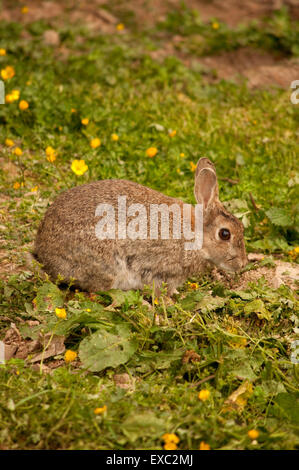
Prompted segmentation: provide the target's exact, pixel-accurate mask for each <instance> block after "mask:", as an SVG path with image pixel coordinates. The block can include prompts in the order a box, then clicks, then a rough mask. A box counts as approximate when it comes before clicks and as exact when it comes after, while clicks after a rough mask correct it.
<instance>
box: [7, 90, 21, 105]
mask: <svg viewBox="0 0 299 470" xmlns="http://www.w3.org/2000/svg"><path fill="white" fill-rule="evenodd" d="M19 98H20V91H19V90H12V92H11V93H9V94H8V95H6V96H5V102H6V103H12V102H13V101H17V100H18V99H19Z"/></svg>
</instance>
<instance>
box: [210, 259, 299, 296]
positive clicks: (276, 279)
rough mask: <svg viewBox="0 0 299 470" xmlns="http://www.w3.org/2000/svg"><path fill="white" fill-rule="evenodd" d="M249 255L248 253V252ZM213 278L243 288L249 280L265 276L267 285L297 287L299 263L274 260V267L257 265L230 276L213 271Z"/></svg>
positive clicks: (237, 288)
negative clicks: (249, 269)
mask: <svg viewBox="0 0 299 470" xmlns="http://www.w3.org/2000/svg"><path fill="white" fill-rule="evenodd" d="M261 256H262V257H263V255H261V254H257V255H256V257H255V258H252V260H258V259H261ZM249 257H250V254H249ZM213 277H214V279H216V280H218V281H221V282H222V283H223V284H225V285H226V286H227V287H228V288H230V289H235V290H245V289H246V288H248V284H249V283H250V282H254V283H255V282H257V281H258V280H259V279H261V278H262V277H264V278H265V280H266V282H267V284H268V285H269V287H272V288H274V289H277V288H278V287H280V286H281V285H286V286H288V287H290V288H291V289H296V288H298V282H299V265H297V264H291V263H287V262H285V261H281V260H275V267H267V266H260V267H259V266H258V267H257V269H254V270H252V271H247V272H244V273H243V274H242V275H240V276H238V277H230V276H228V275H227V274H224V273H222V272H219V271H217V270H216V269H215V270H214V271H213Z"/></svg>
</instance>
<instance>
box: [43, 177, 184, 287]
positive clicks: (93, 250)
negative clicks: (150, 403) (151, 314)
mask: <svg viewBox="0 0 299 470" xmlns="http://www.w3.org/2000/svg"><path fill="white" fill-rule="evenodd" d="M119 196H125V197H126V204H127V206H130V205H131V204H142V205H143V206H144V207H145V208H146V209H147V210H148V208H149V206H150V205H151V204H162V203H164V204H167V205H171V204H173V203H178V200H176V199H174V198H171V197H168V196H165V195H163V194H161V193H159V192H158V191H155V190H153V189H150V188H147V187H144V186H142V185H139V184H137V183H134V182H131V181H125V180H102V181H96V182H93V183H90V184H86V185H82V186H77V187H75V188H72V189H70V190H68V191H66V192H64V193H62V194H60V195H59V196H58V197H57V198H56V200H55V201H54V203H53V204H52V205H51V206H50V207H49V208H48V210H47V212H46V214H45V217H44V219H43V221H42V222H41V224H40V227H39V229H38V233H37V237H36V242H35V255H36V258H37V259H38V261H40V262H41V263H42V264H43V266H44V269H45V271H46V272H47V273H48V274H49V275H50V276H51V277H52V278H53V279H57V277H58V276H60V277H62V278H64V279H65V280H66V281H67V282H69V281H70V280H71V279H75V280H76V283H77V284H78V285H79V286H80V287H81V288H82V289H85V290H88V291H96V290H107V289H110V288H121V289H124V290H125V289H130V288H135V289H136V288H142V286H143V285H144V284H146V283H148V282H149V283H150V282H151V281H152V279H156V281H157V283H159V280H160V281H161V282H160V283H162V280H164V279H168V280H169V279H170V278H171V277H173V278H176V277H177V275H178V271H179V278H180V279H181V277H182V273H181V271H182V268H181V263H180V259H181V244H180V243H178V241H177V240H165V241H164V243H163V245H161V242H160V240H149V239H144V240H139V239H137V240H128V239H121V240H117V239H106V240H103V239H99V238H98V237H97V236H96V224H97V221H98V219H99V218H98V217H96V209H97V207H99V205H103V204H109V205H110V206H112V207H113V208H115V209H117V207H118V202H119ZM102 207H103V206H102ZM117 216H118V213H117V210H115V217H116V220H115V222H116V225H117V222H118V220H117ZM166 245H169V246H166ZM169 252H171V253H172V255H171V257H169ZM170 258H171V259H170ZM176 284H177V282H176Z"/></svg>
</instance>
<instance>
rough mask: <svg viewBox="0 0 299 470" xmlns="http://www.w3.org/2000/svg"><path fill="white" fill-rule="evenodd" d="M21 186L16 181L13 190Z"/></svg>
mask: <svg viewBox="0 0 299 470" xmlns="http://www.w3.org/2000/svg"><path fill="white" fill-rule="evenodd" d="M20 187H21V185H20V183H19V182H18V181H16V182H15V183H14V184H13V189H20Z"/></svg>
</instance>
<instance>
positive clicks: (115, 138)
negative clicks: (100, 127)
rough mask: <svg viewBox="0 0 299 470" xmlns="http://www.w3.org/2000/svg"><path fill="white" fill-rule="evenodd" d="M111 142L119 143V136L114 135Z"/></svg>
mask: <svg viewBox="0 0 299 470" xmlns="http://www.w3.org/2000/svg"><path fill="white" fill-rule="evenodd" d="M111 140H113V141H114V142H117V141H118V135H117V134H112V135H111Z"/></svg>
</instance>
